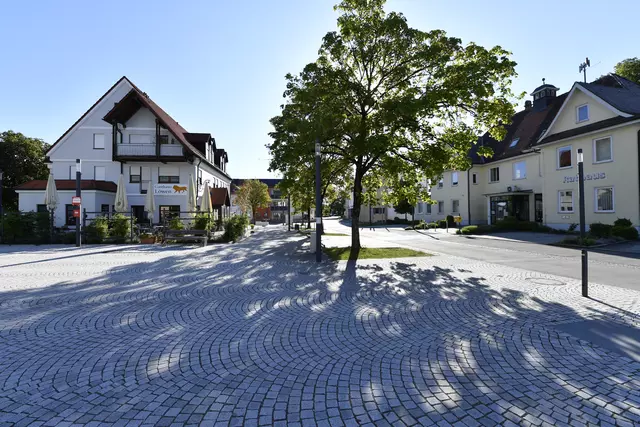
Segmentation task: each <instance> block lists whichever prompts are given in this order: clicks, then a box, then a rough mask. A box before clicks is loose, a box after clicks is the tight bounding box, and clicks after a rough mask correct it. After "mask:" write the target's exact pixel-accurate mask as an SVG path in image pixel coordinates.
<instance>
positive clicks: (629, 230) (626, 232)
mask: <svg viewBox="0 0 640 427" xmlns="http://www.w3.org/2000/svg"><path fill="white" fill-rule="evenodd" d="M611 235H613V236H616V237H622V238H623V239H625V240H638V230H636V228H635V227H625V226H618V225H616V226H614V227H613V228H612V229H611Z"/></svg>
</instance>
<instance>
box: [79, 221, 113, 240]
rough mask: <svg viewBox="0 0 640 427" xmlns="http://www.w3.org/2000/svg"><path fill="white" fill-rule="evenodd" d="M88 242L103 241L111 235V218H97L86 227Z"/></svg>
mask: <svg viewBox="0 0 640 427" xmlns="http://www.w3.org/2000/svg"><path fill="white" fill-rule="evenodd" d="M84 235H85V239H87V243H102V242H104V240H105V239H106V238H107V237H109V220H108V219H107V218H106V217H104V216H99V217H97V218H95V219H94V220H93V221H91V223H90V224H89V225H87V226H86V227H85V228H84Z"/></svg>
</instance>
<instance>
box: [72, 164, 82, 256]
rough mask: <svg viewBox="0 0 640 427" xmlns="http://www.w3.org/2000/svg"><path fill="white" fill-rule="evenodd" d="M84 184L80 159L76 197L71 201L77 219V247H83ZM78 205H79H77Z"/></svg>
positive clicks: (77, 165)
mask: <svg viewBox="0 0 640 427" xmlns="http://www.w3.org/2000/svg"><path fill="white" fill-rule="evenodd" d="M81 182H82V166H81V163H80V159H76V195H75V197H73V198H72V199H71V202H72V203H73V205H74V206H77V207H76V208H75V209H74V210H73V217H74V218H75V219H76V247H78V248H79V247H80V246H81V245H82V237H81V234H80V204H81V203H82V198H81V195H82V193H81V189H80V183H81ZM76 203H77V204H76Z"/></svg>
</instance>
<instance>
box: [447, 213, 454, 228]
mask: <svg viewBox="0 0 640 427" xmlns="http://www.w3.org/2000/svg"><path fill="white" fill-rule="evenodd" d="M447 224H449V227H455V226H456V222H455V221H454V220H453V215H447Z"/></svg>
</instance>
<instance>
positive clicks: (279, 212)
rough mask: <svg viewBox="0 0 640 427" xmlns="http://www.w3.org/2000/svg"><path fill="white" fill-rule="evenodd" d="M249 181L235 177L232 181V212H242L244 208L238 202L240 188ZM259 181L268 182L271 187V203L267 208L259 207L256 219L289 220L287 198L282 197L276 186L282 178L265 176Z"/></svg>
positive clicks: (275, 221)
mask: <svg viewBox="0 0 640 427" xmlns="http://www.w3.org/2000/svg"><path fill="white" fill-rule="evenodd" d="M245 181H247V180H246V179H234V180H232V181H231V213H232V214H236V215H237V214H240V213H242V210H241V209H240V207H239V206H238V205H237V203H236V199H237V192H238V188H239V187H240V186H242V184H243V183H244V182H245ZM258 181H260V182H262V183H263V184H266V185H267V187H268V188H269V196H270V197H271V203H270V204H269V206H267V207H266V208H259V209H258V211H257V212H256V219H257V220H259V221H268V222H270V223H285V222H286V221H287V203H288V201H287V199H285V198H282V192H281V191H280V189H279V188H276V187H277V186H278V184H280V181H282V180H281V179H276V178H263V179H258Z"/></svg>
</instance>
